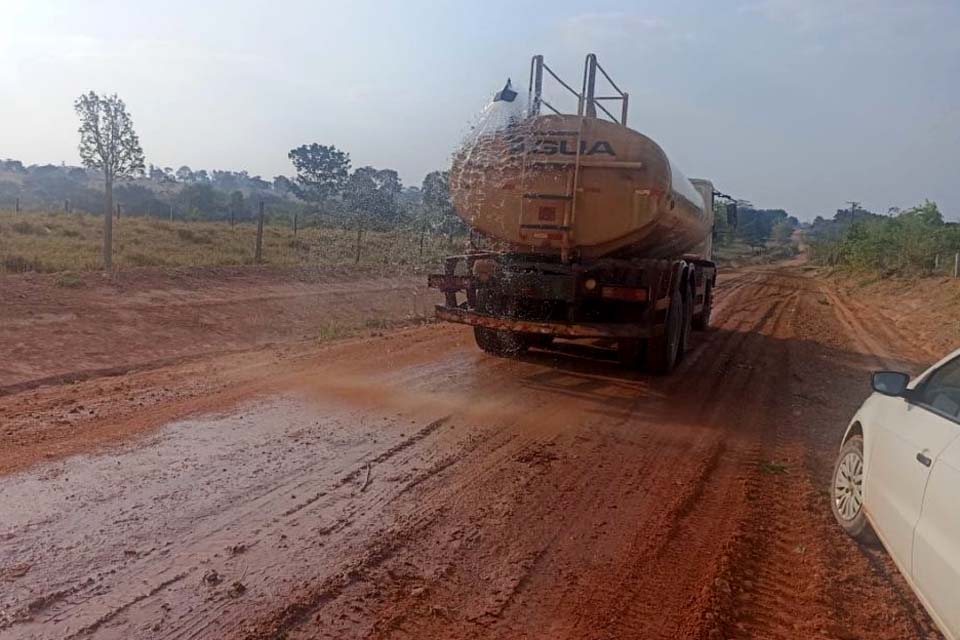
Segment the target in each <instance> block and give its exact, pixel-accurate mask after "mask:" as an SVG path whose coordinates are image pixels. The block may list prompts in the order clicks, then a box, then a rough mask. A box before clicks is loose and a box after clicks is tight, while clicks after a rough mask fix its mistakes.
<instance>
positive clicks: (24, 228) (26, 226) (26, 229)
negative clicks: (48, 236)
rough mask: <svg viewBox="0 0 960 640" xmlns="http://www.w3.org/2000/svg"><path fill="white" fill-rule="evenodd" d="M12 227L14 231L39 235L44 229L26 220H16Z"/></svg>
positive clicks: (27, 234) (28, 234) (26, 234)
mask: <svg viewBox="0 0 960 640" xmlns="http://www.w3.org/2000/svg"><path fill="white" fill-rule="evenodd" d="M10 228H11V229H13V232H14V233H19V234H22V235H25V236H31V235H33V236H39V235H42V234H43V231H41V230H40V228H39V227H37V226H34V225H32V224H30V223H29V222H27V221H26V220H20V221H19V222H14V223H13V224H12V225H10Z"/></svg>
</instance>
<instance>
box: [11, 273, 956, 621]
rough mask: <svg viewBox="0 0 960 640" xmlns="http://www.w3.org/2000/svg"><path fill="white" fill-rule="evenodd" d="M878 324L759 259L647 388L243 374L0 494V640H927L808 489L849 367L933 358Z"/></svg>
mask: <svg viewBox="0 0 960 640" xmlns="http://www.w3.org/2000/svg"><path fill="white" fill-rule="evenodd" d="M890 326H891V325H890V324H888V323H874V322H871V321H870V317H869V310H868V309H865V308H861V307H855V306H852V304H851V303H850V302H849V301H848V300H846V299H845V298H844V297H843V296H842V295H840V294H838V293H837V292H836V291H835V290H834V289H832V288H831V287H830V286H828V285H827V284H825V283H824V282H822V281H820V280H818V279H817V277H816V276H815V275H814V273H813V272H811V271H807V270H805V269H804V268H802V267H799V266H793V267H768V268H751V269H744V270H741V271H737V272H734V273H730V274H728V275H727V276H726V278H725V279H724V280H723V282H722V287H721V289H720V290H718V303H717V306H716V309H715V316H714V328H713V329H712V330H711V331H709V332H707V333H703V334H698V335H697V337H696V339H695V340H694V343H693V345H692V351H691V352H690V353H689V354H688V355H687V357H686V358H685V359H684V361H683V363H682V364H681V366H680V367H679V369H678V370H677V371H676V373H675V374H674V375H672V376H670V377H666V378H657V377H651V376H647V375H645V374H643V373H630V372H625V371H623V370H621V368H620V367H619V366H618V365H617V364H616V362H615V357H614V353H613V351H611V350H609V349H605V348H604V347H603V345H577V344H558V345H556V348H555V349H553V350H551V351H531V352H530V353H529V354H527V355H526V356H524V357H523V358H521V359H519V360H509V359H499V358H494V357H491V356H488V355H485V354H483V353H481V352H480V351H479V350H477V349H476V347H475V346H474V345H473V341H472V335H471V334H470V332H469V331H468V330H465V329H464V328H462V327H456V326H449V325H432V326H423V327H417V328H413V329H406V330H400V331H388V332H386V333H385V335H383V336H378V337H367V338H364V339H353V340H347V341H344V342H341V343H338V344H335V345H333V346H329V347H323V348H318V349H316V351H315V352H313V353H310V354H306V355H303V354H301V355H300V356H299V357H298V358H295V359H290V360H282V359H272V358H271V359H269V361H268V362H267V361H265V362H263V363H262V364H261V365H257V366H261V367H262V368H261V369H260V370H259V373H251V371H253V370H254V369H256V366H255V365H254V364H250V365H249V367H248V368H247V369H246V370H245V374H244V377H243V381H242V383H241V382H238V383H237V384H238V385H240V386H239V387H238V388H240V389H242V390H249V393H246V392H244V393H236V390H234V391H235V395H234V396H230V401H229V402H227V401H226V400H222V401H220V402H211V403H210V404H209V406H208V405H201V404H196V403H195V404H194V406H193V412H192V414H191V415H190V417H186V418H182V419H174V420H171V421H169V422H168V423H167V424H165V425H164V426H161V427H158V428H154V429H151V430H148V431H142V432H139V433H137V434H136V435H134V436H130V434H129V433H127V432H124V433H127V436H130V437H126V436H125V437H126V440H125V442H124V443H123V444H121V445H116V446H111V447H109V448H107V449H102V448H98V449H96V450H91V451H88V452H86V453H80V454H76V453H74V454H72V455H69V456H56V455H54V456H52V457H50V458H49V459H47V460H46V461H44V462H41V463H38V464H33V465H31V466H30V467H29V468H26V469H22V470H20V471H17V472H16V473H11V474H8V475H6V476H4V477H0V514H2V518H0V638H3V639H7V638H87V637H92V638H222V637H228V638H289V639H291V640H292V639H301V638H303V639H306V638H369V637H372V638H487V637H492V638H570V639H574V638H577V639H579V638H642V639H653V638H664V639H667V638H670V639H672V638H703V639H708V640H714V639H718V638H834V639H842V640H848V639H853V638H864V639H866V638H881V639H890V640H893V639H898V640H901V639H905V638H906V639H910V638H938V637H939V636H938V635H937V633H936V632H935V631H934V629H933V627H932V625H931V623H930V622H929V621H928V619H927V618H926V616H925V614H924V613H923V611H922V608H921V607H920V605H919V604H918V603H917V601H916V600H915V598H914V597H913V596H912V594H911V592H910V590H909V588H908V587H907V586H906V584H905V582H904V581H903V580H902V579H901V578H900V577H899V576H898V574H897V573H896V570H895V569H894V567H893V565H892V563H891V562H890V561H889V559H888V558H887V556H886V555H885V553H884V552H883V551H882V549H879V548H876V547H869V546H867V547H863V546H858V545H857V544H855V543H853V542H852V541H850V540H848V539H847V538H845V537H844V536H843V535H842V534H841V533H840V531H839V529H838V528H837V527H836V526H835V525H834V524H833V522H832V520H831V516H830V511H829V504H828V501H827V500H828V499H827V493H826V486H827V484H828V477H829V469H830V466H831V464H832V460H833V456H834V454H835V452H836V448H837V446H838V439H839V438H840V436H841V434H842V431H843V428H844V427H845V424H846V421H847V419H848V418H849V416H850V415H851V413H852V411H853V410H854V409H855V408H856V406H857V405H858V404H859V403H860V402H861V401H862V399H863V398H864V397H865V396H866V394H867V384H866V375H865V372H866V371H867V370H868V369H869V368H870V367H876V366H878V365H879V364H896V365H899V366H907V367H913V368H916V367H918V366H920V365H921V364H922V363H924V362H926V361H929V360H931V359H932V357H933V355H934V354H930V353H927V352H926V351H925V349H924V347H923V346H922V345H917V344H912V343H911V342H910V340H909V336H902V335H899V334H897V333H896V332H895V329H891V328H890ZM877 329H882V330H883V331H884V333H877ZM165 384H167V385H169V384H173V383H172V382H171V381H170V380H169V379H168V380H166V381H165ZM184 384H185V383H184ZM73 393H74V394H75V395H76V394H77V393H82V389H81V390H77V389H74V390H73ZM74 401H75V399H74ZM16 402H17V399H16V398H13V399H8V401H7V404H6V405H5V407H6V411H7V412H8V415H10V413H12V412H14V411H15V409H16V404H15V403H16ZM189 402H194V401H193V400H191V401H189ZM189 402H187V404H189ZM197 402H199V401H197ZM45 406H47V405H45ZM50 406H53V405H52V404H51V405H50ZM203 407H205V408H204V409H203V410H202V411H198V408H203ZM188 409H189V407H188V406H185V407H184V408H183V412H184V413H185V414H186V413H190V411H188ZM38 410H39V409H38ZM121 419H122V420H123V421H126V422H127V423H129V424H135V423H136V422H137V420H138V416H137V415H136V414H134V415H124V416H123V417H122V418H121ZM119 432H122V429H121V430H120V431H119Z"/></svg>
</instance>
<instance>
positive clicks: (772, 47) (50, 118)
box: [0, 0, 960, 219]
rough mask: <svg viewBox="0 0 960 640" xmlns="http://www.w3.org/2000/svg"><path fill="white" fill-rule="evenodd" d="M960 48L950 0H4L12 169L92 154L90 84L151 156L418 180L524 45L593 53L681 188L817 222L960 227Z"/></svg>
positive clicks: (516, 68) (1, 72)
mask: <svg viewBox="0 0 960 640" xmlns="http://www.w3.org/2000/svg"><path fill="white" fill-rule="evenodd" d="M958 34H960V2H957V0H914V1H910V0H739V1H737V0H734V1H732V2H720V1H716V0H700V1H698V2H668V1H666V0H664V1H661V2H625V1H619V2H616V1H604V0H593V1H591V2H570V1H567V0H560V1H554V2H523V1H521V0H513V1H509V0H508V1H499V0H478V1H470V2H440V1H436V2H421V1H418V0H405V1H403V2H365V1H357V0H351V1H346V0H344V1H340V2H323V1H317V0H313V1H310V2H292V1H284V0H273V1H271V2H254V1H244V0H229V1H226V0H217V1H212V0H211V1H196V0H194V1H192V2H181V1H179V0H166V1H165V2H152V3H144V2H128V1H126V0H124V1H116V2H114V1H107V0H102V1H97V0H85V1H80V0H67V1H63V2H54V1H44V0H24V1H21V0H0V158H2V157H11V158H18V159H21V160H23V161H24V162H26V163H48V162H56V163H59V162H60V161H66V162H67V163H68V164H70V163H73V164H76V163H78V161H79V159H78V155H77V149H76V147H77V138H78V136H77V132H76V128H77V122H76V116H75V114H74V112H73V107H72V103H73V99H74V98H75V97H76V96H77V95H78V94H80V93H81V92H83V91H86V90H90V89H93V90H96V91H98V92H111V93H112V92H116V93H119V94H120V96H121V97H122V98H124V100H125V101H126V102H127V106H128V108H129V110H130V111H131V113H132V115H133V118H134V123H135V125H136V128H137V131H138V132H139V134H140V138H141V142H142V143H143V148H144V151H145V152H146V155H147V161H148V162H152V163H155V164H157V165H160V166H172V167H174V168H176V167H179V166H180V165H183V164H187V165H189V166H191V167H193V168H194V169H197V168H206V169H214V168H218V169H233V170H240V169H247V170H248V171H250V173H251V174H260V175H262V176H264V177H266V178H272V177H273V176H275V175H277V174H291V173H292V172H293V171H292V167H291V166H290V164H289V162H288V160H287V151H288V150H289V149H290V148H292V147H294V146H297V145H299V144H301V143H305V142H320V143H324V144H335V145H337V146H338V147H340V148H342V149H344V150H346V151H348V152H349V153H350V155H351V157H352V160H353V164H354V166H362V165H366V164H370V165H374V166H377V167H391V168H395V169H397V170H398V171H399V172H400V175H401V177H402V178H403V180H404V182H405V184H419V183H420V181H421V180H422V178H423V175H424V174H425V173H426V172H428V171H431V170H433V169H437V168H445V166H446V165H447V164H448V162H449V156H450V153H451V151H452V150H453V148H454V147H455V145H456V143H457V141H458V139H459V138H460V136H461V135H462V134H463V133H464V132H465V131H466V130H467V128H468V126H469V124H470V123H471V121H472V120H473V119H474V118H475V116H476V114H477V112H478V111H479V110H480V109H481V108H482V107H483V105H484V103H485V102H486V101H487V100H488V99H489V97H490V95H491V93H492V92H493V91H495V90H496V89H498V88H499V87H500V85H502V84H503V82H504V80H505V78H506V77H507V76H508V75H509V76H512V77H513V78H514V81H515V83H517V84H519V85H521V86H522V87H524V88H525V87H526V80H527V69H528V64H529V59H530V56H531V55H532V54H534V53H543V54H545V55H546V57H547V62H548V64H551V66H553V67H554V68H555V69H557V70H559V71H561V72H562V73H563V75H565V76H568V77H570V78H571V79H573V80H575V81H576V82H577V83H579V80H578V78H579V74H580V70H581V68H582V66H581V65H582V60H583V56H584V54H586V53H587V52H590V51H594V52H596V53H597V54H598V55H599V56H600V61H601V63H602V64H604V66H605V67H606V68H607V69H608V70H609V71H610V72H611V74H612V75H613V76H614V79H615V80H617V81H618V83H619V84H620V85H621V87H623V88H624V89H625V90H627V91H629V92H630V93H631V100H632V106H631V110H630V124H631V126H632V127H633V128H635V129H638V130H639V131H642V132H644V133H646V134H648V135H650V136H651V137H653V138H654V139H655V140H657V141H658V142H659V143H661V145H662V146H663V147H664V148H665V149H666V150H667V152H668V153H669V154H670V155H671V157H673V158H674V160H675V161H676V163H677V164H678V165H679V166H681V167H683V168H684V171H685V172H686V173H687V174H688V175H691V176H698V177H700V176H702V177H709V178H711V179H713V180H714V182H715V183H716V185H717V187H718V188H719V189H721V190H723V191H726V192H728V193H732V194H734V195H736V196H738V197H742V198H746V199H749V200H751V201H753V202H754V203H755V204H756V205H758V206H763V207H783V208H786V209H787V210H789V211H790V212H791V213H795V214H796V215H798V216H799V217H801V218H805V219H809V218H812V217H813V216H814V215H816V214H826V215H832V214H833V212H834V210H835V209H837V208H838V207H840V206H843V205H844V201H846V200H860V201H862V202H863V205H864V206H865V207H867V208H870V209H873V210H876V211H886V210H887V208H888V207H890V206H901V207H907V206H911V205H913V204H916V203H917V202H920V201H922V200H923V198H930V199H931V200H935V201H937V202H938V203H939V204H940V206H941V209H942V210H943V211H944V212H945V213H946V214H947V216H948V217H950V218H954V219H956V218H960V181H958V179H957V177H956V174H957V173H958V172H960V166H958V165H960V35H958Z"/></svg>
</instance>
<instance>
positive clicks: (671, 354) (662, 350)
mask: <svg viewBox="0 0 960 640" xmlns="http://www.w3.org/2000/svg"><path fill="white" fill-rule="evenodd" d="M682 332H683V302H682V301H681V298H680V294H679V292H675V293H674V295H672V296H670V307H669V308H668V309H667V321H666V323H665V325H664V332H663V335H660V336H656V337H654V338H648V339H647V351H646V362H647V371H650V372H651V373H659V374H667V373H670V372H671V371H673V367H674V366H676V364H677V356H678V354H679V351H680V339H681V337H682V335H681V334H682Z"/></svg>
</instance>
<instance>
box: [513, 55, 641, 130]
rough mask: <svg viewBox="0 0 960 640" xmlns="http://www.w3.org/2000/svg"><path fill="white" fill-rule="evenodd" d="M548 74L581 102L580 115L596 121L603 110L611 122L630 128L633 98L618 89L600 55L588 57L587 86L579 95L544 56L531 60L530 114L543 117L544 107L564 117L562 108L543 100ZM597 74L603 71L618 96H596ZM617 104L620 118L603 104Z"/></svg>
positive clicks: (584, 68) (586, 67)
mask: <svg viewBox="0 0 960 640" xmlns="http://www.w3.org/2000/svg"><path fill="white" fill-rule="evenodd" d="M544 71H546V72H547V73H548V74H549V75H550V76H551V77H552V78H553V79H554V80H556V81H557V82H558V83H559V84H560V86H561V87H563V88H564V89H566V90H567V91H569V92H570V93H571V94H573V96H574V97H575V98H576V99H577V115H578V116H586V117H587V118H596V117H597V110H598V109H599V110H600V111H602V112H603V113H604V114H606V116H607V117H609V118H610V120H611V121H613V122H616V123H617V124H621V125H623V126H627V109H628V106H629V102H630V97H629V96H628V95H627V94H626V93H625V92H623V91H621V89H620V87H618V86H617V83H615V82H614V81H613V79H612V78H611V77H610V74H608V73H607V71H606V70H605V69H604V68H603V67H602V66H601V65H600V63H599V62H598V61H597V56H596V54H594V53H589V54H587V58H586V61H585V62H584V65H583V85H582V87H581V90H580V91H579V92H578V91H577V90H576V89H574V88H573V87H571V86H570V85H569V84H567V83H566V82H564V80H563V78H561V77H560V76H559V75H557V73H556V72H555V71H554V70H553V69H551V68H550V67H549V66H548V65H547V63H546V62H544V60H543V56H542V55H536V56H533V59H532V60H530V85H529V90H528V104H530V115H534V116H535V115H539V114H540V110H541V108H542V107H546V108H547V109H549V110H550V111H552V112H554V113H556V114H557V115H563V113H562V112H561V111H560V110H559V109H557V108H556V107H554V106H553V105H552V104H550V103H549V102H547V101H546V100H545V99H544V97H543V78H544V75H543V74H544ZM597 71H599V72H600V75H602V76H603V77H604V78H605V79H606V80H607V83H608V84H609V85H610V88H611V89H613V91H615V92H616V95H603V96H598V95H596V86H597ZM616 101H619V102H620V117H619V118H617V117H616V116H614V115H613V114H612V113H611V112H610V110H609V109H607V108H606V107H605V106H604V105H603V102H616Z"/></svg>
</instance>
